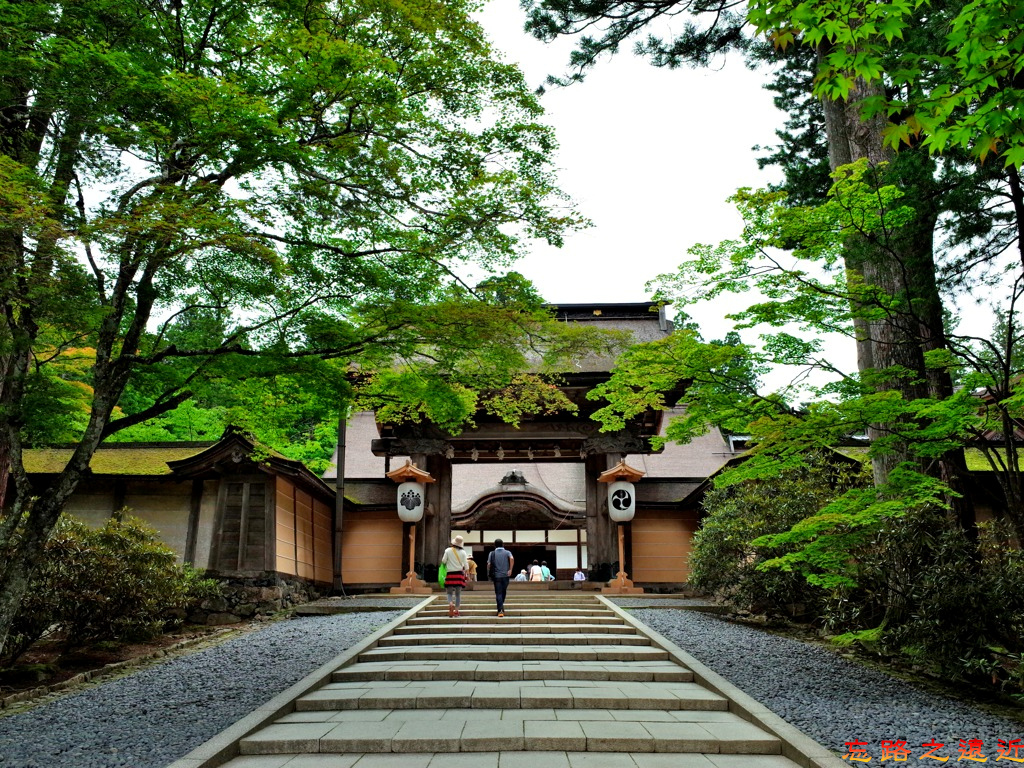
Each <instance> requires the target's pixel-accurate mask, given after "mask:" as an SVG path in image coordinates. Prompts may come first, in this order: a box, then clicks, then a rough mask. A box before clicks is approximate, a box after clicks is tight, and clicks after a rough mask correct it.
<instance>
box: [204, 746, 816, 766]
mask: <svg viewBox="0 0 1024 768" xmlns="http://www.w3.org/2000/svg"><path fill="white" fill-rule="evenodd" d="M373 757H375V758H384V755H382V754H380V753H377V754H376V755H373ZM363 758H364V755H363V754H362V753H359V752H355V753H344V754H336V755H333V756H329V757H325V758H322V759H321V758H319V757H314V756H312V755H310V754H308V753H307V754H303V755H299V754H297V753H294V752H291V753H283V754H275V755H273V756H270V755H263V756H259V757H253V756H248V755H247V756H242V757H236V758H234V759H232V760H230V761H229V762H227V763H224V764H223V766H222V768H284V767H285V766H292V767H293V768H313V767H314V766H316V767H317V768H342V767H343V766H344V767H345V768H348V767H350V766H355V765H356V764H357V761H361V762H362V763H363V765H368V763H367V761H366V760H363ZM396 758H397V759H396V760H394V761H393V762H386V763H384V765H390V766H400V768H413V767H414V766H418V767H420V768H422V767H423V766H426V767H427V768H453V766H458V768H538V762H539V758H540V759H542V763H543V768H596V767H597V766H602V767H603V768H612V767H613V766H614V768H683V766H685V767H686V768H799V765H798V764H797V763H795V762H793V761H792V760H790V759H789V758H786V757H783V756H782V755H733V754H704V755H701V754H695V753H693V752H688V753H676V752H637V753H634V754H628V753H620V754H616V755H608V756H606V757H598V756H597V755H595V753H593V752H572V751H566V752H563V751H560V750H559V751H550V752H544V754H543V755H538V754H537V753H536V752H523V751H515V752H507V751H506V752H498V751H487V752H473V753H470V754H467V755H466V756H465V757H464V758H456V757H453V755H452V754H451V753H434V752H405V753H401V754H400V755H399V756H396ZM371 759H372V758H371ZM385 759H386V758H385ZM374 765H375V766H377V767H378V768H380V766H382V763H379V762H378V763H375V764H374Z"/></svg>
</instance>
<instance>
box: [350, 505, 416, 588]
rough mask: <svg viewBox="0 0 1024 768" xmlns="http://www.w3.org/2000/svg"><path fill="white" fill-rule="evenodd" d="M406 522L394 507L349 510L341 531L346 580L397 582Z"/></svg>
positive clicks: (402, 569)
mask: <svg viewBox="0 0 1024 768" xmlns="http://www.w3.org/2000/svg"><path fill="white" fill-rule="evenodd" d="M402 535H403V524H402V521H401V520H399V519H398V514H397V513H396V512H395V511H394V510H368V511H360V512H346V513H345V518H344V523H343V526H342V533H341V578H342V580H343V581H344V582H345V583H346V584H398V582H400V581H401V580H402V577H403V576H404V575H405V570H406V568H408V563H403V559H402V544H403V541H402Z"/></svg>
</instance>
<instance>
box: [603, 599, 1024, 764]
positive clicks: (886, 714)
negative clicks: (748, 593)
mask: <svg viewBox="0 0 1024 768" xmlns="http://www.w3.org/2000/svg"><path fill="white" fill-rule="evenodd" d="M616 602H618V601H616ZM632 612H633V614H634V615H635V616H636V617H637V618H638V619H640V620H641V621H643V622H644V623H645V624H647V625H649V626H650V627H652V628H653V629H655V630H656V631H658V632H660V633H661V634H663V635H664V636H665V637H667V638H669V639H670V640H672V642H674V643H676V645H678V646H680V647H681V648H683V649H684V650H686V651H687V652H689V653H690V654H692V655H693V656H695V657H696V658H697V659H698V660H699V661H701V662H703V663H704V664H706V665H707V666H708V667H710V668H711V669H713V670H714V671H715V672H717V673H718V674H720V675H722V677H724V678H726V679H727V680H729V681H730V682H732V683H733V684H735V685H736V686H738V687H739V688H741V689H742V690H744V691H746V692H747V693H748V694H750V695H751V696H753V697H754V698H755V699H758V700H759V701H760V702H762V703H763V704H765V705H766V706H768V707H769V708H771V709H772V710H773V711H774V712H775V713H776V714H778V715H779V716H781V717H782V718H784V719H786V720H788V721H789V722H790V723H792V724H793V725H795V726H797V727H798V728H800V729H801V730H802V731H804V733H806V734H808V735H809V736H811V737H812V738H814V739H815V740H817V741H818V742H820V743H821V744H824V745H825V746H827V747H828V748H830V749H833V750H836V751H837V752H838V753H840V754H845V753H846V752H847V747H846V742H851V741H854V740H855V739H856V740H857V741H861V742H867V745H868V746H867V747H865V749H867V751H868V754H869V755H871V756H872V757H873V758H874V762H877V761H878V760H879V758H880V757H881V749H880V744H881V742H882V741H883V740H884V741H899V740H903V741H906V742H907V748H908V749H910V750H911V752H910V760H912V761H915V762H916V760H915V758H920V756H921V755H922V754H923V753H924V752H926V751H927V750H926V749H921V747H920V745H921V744H924V743H926V742H930V741H932V740H933V739H934V740H936V741H938V742H939V743H943V744H945V745H946V747H945V749H943V750H939V751H938V752H937V753H936V755H938V756H949V757H950V760H951V761H952V762H950V765H952V763H953V762H956V761H957V758H958V757H959V755H960V751H959V749H958V744H959V740H960V739H981V740H982V741H983V742H984V748H982V750H981V754H984V755H987V756H988V759H989V760H995V758H996V755H997V748H998V740H1000V739H1002V740H1004V741H1005V740H1008V739H1019V738H1022V737H1024V723H1021V722H1014V721H1012V720H1008V719H1006V718H1003V717H999V716H997V715H993V714H990V713H988V712H985V711H984V710H982V709H979V708H977V707H975V706H972V705H970V704H968V703H964V702H960V701H956V700H954V699H951V698H948V697H944V696H941V695H938V694H935V693H932V692H930V691H927V690H924V689H922V688H918V687H915V686H914V685H913V684H911V683H908V682H905V681H903V680H900V679H898V678H895V677H891V676H890V675H887V674H885V673H883V672H879V671H875V670H873V669H868V668H865V667H862V666H860V665H858V664H854V663H852V662H850V661H847V660H846V659H843V658H841V657H839V656H837V655H836V654H834V653H832V652H830V651H827V650H825V649H823V648H817V647H815V646H813V645H808V644H806V643H802V642H800V641H798V640H793V639H790V638H786V637H780V636H778V635H773V634H770V633H767V632H761V631H759V630H757V629H754V628H751V627H745V626H741V625H737V624H732V623H730V622H727V621H723V620H722V619H719V618H716V617H714V616H709V615H707V614H701V613H696V612H693V611H678V610H653V609H640V610H634V611H632ZM1010 756H1011V757H1022V756H1024V755H1021V754H1016V755H1015V754H1013V753H1012V752H1011V753H1010ZM926 762H927V761H926Z"/></svg>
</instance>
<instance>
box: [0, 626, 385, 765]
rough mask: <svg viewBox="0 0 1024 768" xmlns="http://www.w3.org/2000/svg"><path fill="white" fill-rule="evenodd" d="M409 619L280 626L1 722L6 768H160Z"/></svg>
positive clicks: (0, 754)
mask: <svg viewBox="0 0 1024 768" xmlns="http://www.w3.org/2000/svg"><path fill="white" fill-rule="evenodd" d="M401 613H402V612H401V611H376V612H373V613H348V614H344V615H341V616H312V617H308V618H301V619H292V620H288V621H280V622H276V623H274V624H269V625H267V626H266V627H264V628H261V629H258V630H256V631H254V632H249V633H246V634H244V635H241V636H239V637H236V638H233V639H231V640H229V641H227V642H225V643H222V644H221V645H218V646H215V647H213V648H208V649H205V650H202V651H197V652H195V653H191V654H188V655H185V656H180V657H177V658H174V659H171V660H169V661H166V662H164V663H162V664H159V665H156V666H152V667H148V668H145V669H142V670H140V671H138V672H136V673H135V674H132V675H130V676H128V677H124V678H121V679H118V680H113V681H110V682H108V683H103V684H102V685H98V686H96V687H92V688H87V689H84V690H81V691H79V692H77V693H74V694H71V695H68V696H66V697H63V698H61V699H58V700H56V701H53V702H50V703H48V704H43V705H40V706H38V707H36V708H34V709H31V710H29V711H27V712H24V713H22V714H18V715H11V716H8V717H0V766H3V768H121V767H122V766H123V767H124V768H161V767H162V766H166V765H167V764H168V763H171V762H173V761H174V760H177V759H178V758H179V757H182V756H183V755H185V754H187V753H188V752H190V751H191V750H193V749H194V748H195V747H197V746H198V745H199V744H202V743H203V742H204V741H206V740H208V739H209V738H211V737H212V736H214V735H215V734H217V733H219V732H220V731H222V730H223V729H224V728H226V727H227V726H229V725H231V724H232V723H234V722H235V721H236V720H238V719H239V718H241V717H242V716H244V715H246V714H248V713H249V712H251V711H252V710H253V709H255V708H256V707H257V706H258V705H260V704H263V703H264V702H266V701H268V700H269V699H271V698H272V697H273V696H275V695H276V694H278V693H280V692H281V691H283V690H284V689H285V688H287V687H289V686H290V685H292V684H293V683H295V682H297V681H299V680H300V679H302V677H304V676H305V675H306V674H308V673H309V672H312V671H313V670H314V669H316V668H317V667H319V666H320V665H322V664H325V663H326V662H328V661H329V660H330V659H331V658H333V657H334V656H336V655H337V654H339V653H341V652H342V651H344V650H345V649H346V648H349V647H351V646H352V645H354V644H356V643H357V642H359V641H360V640H361V639H362V638H364V637H366V636H367V635H368V634H370V633H371V632H373V631H374V630H376V629H378V628H379V627H381V626H383V625H384V624H386V623H387V622H389V621H391V620H392V619H395V618H397V617H398V616H400V615H401Z"/></svg>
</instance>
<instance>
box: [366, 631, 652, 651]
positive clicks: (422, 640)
mask: <svg viewBox="0 0 1024 768" xmlns="http://www.w3.org/2000/svg"><path fill="white" fill-rule="evenodd" d="M501 640H502V642H508V643H518V644H520V645H559V646H561V645H575V646H585V645H650V644H651V641H650V639H649V638H647V637H645V636H643V635H638V634H636V633H633V634H632V635H612V634H608V633H607V632H605V633H601V634H597V633H594V634H589V633H587V634H584V633H582V632H576V633H572V634H568V633H565V634H555V633H551V632H535V631H531V630H530V629H524V630H521V631H520V632H518V633H513V634H509V635H508V636H507V637H506V636H502V637H501ZM494 641H495V637H494V635H493V634H490V633H487V634H485V633H483V632H477V633H473V632H465V633H462V632H456V633H450V634H413V635H389V636H388V637H384V638H381V639H380V640H379V641H378V642H377V647H378V648H394V647H399V646H408V645H415V646H419V645H421V644H426V643H430V644H431V645H493V644H494Z"/></svg>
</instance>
